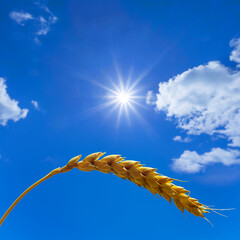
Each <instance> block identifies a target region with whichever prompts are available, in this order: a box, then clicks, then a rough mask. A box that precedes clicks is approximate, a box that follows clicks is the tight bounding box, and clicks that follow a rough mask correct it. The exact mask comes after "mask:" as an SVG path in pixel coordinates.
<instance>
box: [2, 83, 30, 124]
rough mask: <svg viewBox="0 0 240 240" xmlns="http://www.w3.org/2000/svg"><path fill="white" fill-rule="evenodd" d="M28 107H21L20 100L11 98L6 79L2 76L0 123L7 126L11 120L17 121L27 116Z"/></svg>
mask: <svg viewBox="0 0 240 240" xmlns="http://www.w3.org/2000/svg"><path fill="white" fill-rule="evenodd" d="M27 113H28V109H26V108H24V109H21V108H20V107H19V106H18V101H16V100H14V99H11V97H10V96H9V95H8V93H7V85H6V81H5V79H3V78H0V124H1V125H2V126H5V125H6V124H7V122H8V121H9V120H13V121H14V122H17V121H18V120H20V119H21V118H25V117H26V116H27Z"/></svg>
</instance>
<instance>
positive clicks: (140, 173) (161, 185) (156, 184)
mask: <svg viewBox="0 0 240 240" xmlns="http://www.w3.org/2000/svg"><path fill="white" fill-rule="evenodd" d="M104 154H105V153H101V152H98V153H93V154H90V155H88V156H87V157H86V158H84V159H83V160H82V161H79V159H80V157H81V155H79V156H76V157H74V158H72V159H71V160H70V161H69V162H68V164H67V165H66V166H64V167H62V168H56V169H54V170H53V171H51V172H50V173H49V174H47V175H46V176H45V177H43V178H42V179H40V180H39V181H37V182H36V183H34V184H33V185H32V186H30V187H29V188H28V189H27V190H26V191H24V192H23V193H22V194H21V195H20V196H19V197H18V198H17V199H16V200H15V202H14V203H13V204H12V205H11V206H10V207H9V209H8V210H7V211H6V212H5V214H4V215H3V217H2V218H1V220H0V226H1V225H2V223H3V222H4V220H5V219H6V217H7V216H8V214H9V213H10V212H11V211H12V209H13V208H14V207H15V206H16V205H17V203H18V202H19V201H20V200H21V199H22V198H23V197H24V196H25V195H26V194H27V193H28V192H30V191H31V190H32V189H33V188H34V187H36V186H37V185H38V184H40V183H42V182H43V181H45V180H47V179H48V178H50V177H52V176H53V175H56V174H58V173H64V172H68V171H70V170H72V169H73V168H78V169H79V170H81V171H93V170H98V171H100V172H103V173H114V174H115V175H116V176H118V177H120V178H123V179H128V180H130V181H132V182H133V183H135V184H136V185H138V186H140V187H144V188H146V189H148V190H149V191H150V192H151V193H152V194H154V195H155V196H157V195H159V196H161V197H164V198H165V199H166V200H167V201H169V202H171V200H173V201H174V203H175V205H176V206H177V207H178V209H179V210H180V211H181V212H182V213H183V212H184V209H186V210H187V211H188V212H190V213H192V214H193V215H195V216H197V217H203V218H205V216H204V213H209V210H212V211H214V209H211V208H209V207H207V206H206V205H203V204H201V203H199V202H198V200H197V199H195V198H192V197H190V196H189V194H190V192H189V191H188V190H185V189H184V188H183V187H180V186H176V185H174V184H173V183H172V182H173V181H174V180H176V179H173V178H169V177H167V176H163V175H160V174H159V173H157V172H156V169H155V168H150V167H144V166H143V165H142V164H140V162H137V161H132V160H124V158H122V157H121V155H108V156H106V157H103V158H102V159H100V157H102V156H103V155H104ZM205 219H206V218H205ZM206 220H207V219H206Z"/></svg>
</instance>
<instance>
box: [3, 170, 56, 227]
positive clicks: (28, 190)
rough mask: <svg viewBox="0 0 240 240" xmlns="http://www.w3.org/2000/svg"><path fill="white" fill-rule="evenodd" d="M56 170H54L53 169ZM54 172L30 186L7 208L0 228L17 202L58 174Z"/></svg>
mask: <svg viewBox="0 0 240 240" xmlns="http://www.w3.org/2000/svg"><path fill="white" fill-rule="evenodd" d="M55 170H56V169H55ZM55 170H53V171H52V172H50V173H49V174H47V175H46V176H45V177H43V178H41V179H40V180H39V181H37V182H35V183H34V184H33V185H32V186H30V187H29V188H28V189H27V190H25V191H24V192H23V193H22V194H21V195H20V196H19V197H18V198H17V199H16V200H15V201H14V203H13V204H12V205H11V206H10V207H9V209H8V210H7V211H6V212H5V214H4V215H3V217H2V218H1V220H0V226H1V225H2V223H3V222H4V220H5V219H6V217H7V216H8V214H9V213H10V212H11V211H12V210H13V208H14V207H15V206H16V205H17V204H18V203H19V201H20V200H21V199H22V198H23V197H24V196H26V195H27V194H28V193H29V192H30V191H31V190H32V189H33V188H35V187H36V186H37V185H39V184H40V183H42V182H44V181H45V180H47V179H49V178H50V177H52V176H53V175H55V174H57V173H59V172H55Z"/></svg>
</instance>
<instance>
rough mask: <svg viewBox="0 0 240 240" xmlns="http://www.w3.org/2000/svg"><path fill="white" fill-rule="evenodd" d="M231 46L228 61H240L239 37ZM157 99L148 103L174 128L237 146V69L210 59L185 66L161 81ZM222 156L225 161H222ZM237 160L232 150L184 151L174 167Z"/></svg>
mask: <svg viewBox="0 0 240 240" xmlns="http://www.w3.org/2000/svg"><path fill="white" fill-rule="evenodd" d="M230 45H231V46H232V47H234V50H233V51H232V52H231V56H230V60H232V61H235V62H236V63H240V39H234V40H232V41H231V42H230ZM152 94H153V93H152V92H151V99H152V98H153V97H152ZM156 98H157V99H156V100H155V102H151V101H149V103H151V104H153V105H155V107H156V109H157V110H158V111H164V112H165V113H166V115H167V118H168V120H173V121H175V122H176V124H177V127H179V128H181V129H184V130H186V132H187V134H192V135H200V134H203V133H205V134H208V135H213V134H217V135H218V136H223V137H225V138H226V139H227V140H228V146H229V147H235V148H239V147H240V127H239V126H240V71H239V70H233V69H231V68H229V67H227V66H225V65H223V64H221V63H220V62H219V61H210V62H208V63H207V64H202V65H199V66H197V67H194V68H191V69H188V70H187V71H185V72H183V73H181V74H178V75H177V76H175V77H173V78H171V79H169V80H168V81H167V82H160V83H159V92H158V93H157V94H156ZM174 140H175V141H181V140H182V138H181V137H180V136H176V137H175V139H174ZM218 153H220V154H218ZM221 153H222V155H221ZM225 157H227V158H226V159H227V161H228V162H227V163H226V162H224V161H225V160H223V159H224V158H225ZM194 159H195V160H194ZM238 159H239V151H237V150H231V149H227V150H224V149H220V148H214V149H212V150H211V152H208V153H205V154H202V155H199V154H198V153H196V152H194V151H193V152H191V151H185V152H184V153H183V154H182V155H181V157H180V158H179V159H175V160H174V164H173V169H175V170H179V171H185V172H198V171H201V170H202V169H204V166H205V165H209V164H213V163H222V164H224V165H230V163H232V164H235V163H236V162H237V163H238V162H239V160H238ZM228 163H229V164H228Z"/></svg>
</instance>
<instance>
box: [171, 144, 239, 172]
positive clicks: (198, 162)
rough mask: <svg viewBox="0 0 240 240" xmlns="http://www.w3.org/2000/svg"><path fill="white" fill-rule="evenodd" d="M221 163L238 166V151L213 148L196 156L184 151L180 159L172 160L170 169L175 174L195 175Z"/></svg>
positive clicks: (191, 152)
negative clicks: (208, 166) (209, 166)
mask: <svg viewBox="0 0 240 240" xmlns="http://www.w3.org/2000/svg"><path fill="white" fill-rule="evenodd" d="M216 163H221V164H223V165H225V166H231V165H237V164H240V151H238V150H234V149H226V150H225V149H222V148H213V149H212V150H211V151H210V152H206V153H204V154H198V153H197V152H195V151H188V150H186V151H184V152H183V154H182V155H181V156H180V158H177V159H173V163H172V168H173V170H175V171H177V172H185V173H197V172H200V171H203V170H204V169H205V168H206V166H207V165H213V164H216Z"/></svg>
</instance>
